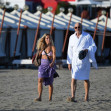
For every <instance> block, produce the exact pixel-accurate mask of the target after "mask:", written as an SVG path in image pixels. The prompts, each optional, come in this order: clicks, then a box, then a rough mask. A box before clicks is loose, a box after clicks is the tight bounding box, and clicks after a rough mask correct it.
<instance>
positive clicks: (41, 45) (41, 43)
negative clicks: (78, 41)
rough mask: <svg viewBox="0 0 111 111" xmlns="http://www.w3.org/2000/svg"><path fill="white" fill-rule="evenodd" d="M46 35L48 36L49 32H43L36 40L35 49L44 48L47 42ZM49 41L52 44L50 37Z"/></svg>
mask: <svg viewBox="0 0 111 111" xmlns="http://www.w3.org/2000/svg"><path fill="white" fill-rule="evenodd" d="M46 36H49V37H50V35H49V34H44V35H43V36H42V37H41V38H40V39H39V40H38V42H37V50H44V49H45V48H46V47H47V44H46V42H45V38H46ZM50 43H51V45H54V43H53V40H52V38H51V37H50Z"/></svg>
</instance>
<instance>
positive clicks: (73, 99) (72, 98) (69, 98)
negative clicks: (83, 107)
mask: <svg viewBox="0 0 111 111" xmlns="http://www.w3.org/2000/svg"><path fill="white" fill-rule="evenodd" d="M67 101H68V102H77V101H75V98H74V97H68V98H67Z"/></svg>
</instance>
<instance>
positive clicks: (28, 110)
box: [0, 66, 111, 111]
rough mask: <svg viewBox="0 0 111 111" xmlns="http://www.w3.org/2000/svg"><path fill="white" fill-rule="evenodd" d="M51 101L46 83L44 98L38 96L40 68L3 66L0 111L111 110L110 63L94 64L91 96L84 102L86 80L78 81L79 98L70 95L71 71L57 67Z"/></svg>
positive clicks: (0, 83) (0, 79) (0, 70)
mask: <svg viewBox="0 0 111 111" xmlns="http://www.w3.org/2000/svg"><path fill="white" fill-rule="evenodd" d="M57 72H58V73H59V75H60V77H59V78H56V79H55V80H54V93H53V100H52V102H49V101H48V87H45V86H44V90H43V96H42V102H34V98H35V97H37V95H38V94H37V73H38V72H37V69H28V68H27V69H0V111H6V110H9V111H72V110H73V111H110V110H111V66H107V67H99V69H98V70H95V69H93V68H91V73H90V82H91V87H90V100H89V102H84V94H85V93H84V85H83V81H78V86H77V91H76V100H77V102H76V103H74V102H67V101H66V98H67V97H68V96H70V81H71V74H70V72H69V71H68V69H61V70H57Z"/></svg>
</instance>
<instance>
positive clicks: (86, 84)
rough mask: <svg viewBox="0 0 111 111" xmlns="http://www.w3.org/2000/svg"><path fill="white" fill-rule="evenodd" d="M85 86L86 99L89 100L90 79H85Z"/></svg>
mask: <svg viewBox="0 0 111 111" xmlns="http://www.w3.org/2000/svg"><path fill="white" fill-rule="evenodd" d="M84 88H85V101H88V99H89V88H90V82H89V80H85V81H84Z"/></svg>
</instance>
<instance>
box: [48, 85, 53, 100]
mask: <svg viewBox="0 0 111 111" xmlns="http://www.w3.org/2000/svg"><path fill="white" fill-rule="evenodd" d="M52 94H53V84H51V85H49V101H51V100H52Z"/></svg>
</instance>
